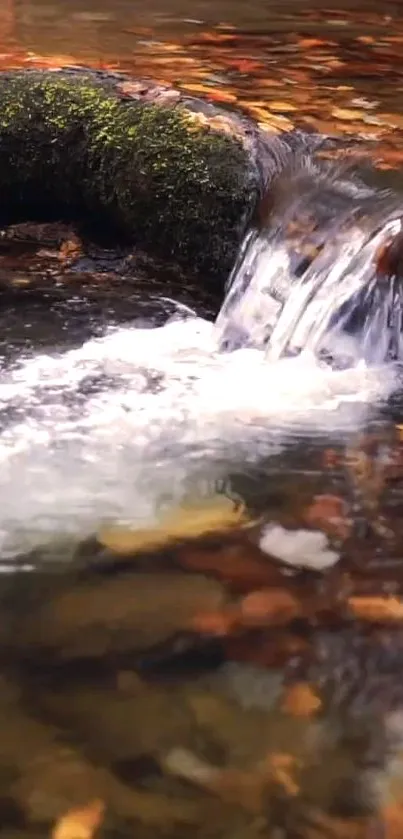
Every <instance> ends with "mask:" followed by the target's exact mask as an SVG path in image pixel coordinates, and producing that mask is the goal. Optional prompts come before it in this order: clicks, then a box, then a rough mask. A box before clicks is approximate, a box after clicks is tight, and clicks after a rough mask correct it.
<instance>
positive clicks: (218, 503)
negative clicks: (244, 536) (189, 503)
mask: <svg viewBox="0 0 403 839" xmlns="http://www.w3.org/2000/svg"><path fill="white" fill-rule="evenodd" d="M246 523H247V519H246V516H245V510H244V508H243V507H242V506H237V505H236V504H235V503H234V502H233V501H232V500H231V499H229V498H226V497H225V496H221V495H218V496H216V498H215V499H211V500H210V501H209V502H207V503H205V504H200V506H195V507H186V506H183V507H180V508H178V509H176V510H172V511H170V512H169V513H167V514H166V515H165V516H164V517H163V518H162V520H161V522H160V525H159V527H156V528H147V529H138V530H135V529H130V528H129V527H128V528H125V527H106V528H103V529H102V530H101V531H100V532H99V533H98V541H99V542H100V543H101V544H102V545H104V546H105V547H106V548H109V550H111V551H113V552H114V553H117V554H121V555H125V554H132V553H136V552H137V551H151V550H155V549H157V548H160V547H162V546H163V545H166V544H167V543H169V542H174V541H183V540H186V539H197V538H198V537H199V536H202V535H203V534H206V533H213V532H223V531H226V530H230V529H232V528H234V527H240V526H242V525H245V524H246Z"/></svg>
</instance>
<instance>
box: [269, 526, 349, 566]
mask: <svg viewBox="0 0 403 839" xmlns="http://www.w3.org/2000/svg"><path fill="white" fill-rule="evenodd" d="M259 544H260V547H261V549H262V551H265V553H268V554H270V556H274V557H277V559H281V561H282V562H285V563H287V565H292V566H294V567H295V568H311V569H312V570H314V571H326V570H327V569H328V568H331V567H332V565H335V564H336V562H338V561H339V559H340V556H339V554H338V553H337V551H333V550H330V548H329V545H328V539H327V537H326V536H325V534H324V533H321V532H319V531H314V530H286V529H285V528H284V527H281V525H279V524H271V525H268V526H267V527H265V528H264V530H263V532H262V535H261V538H260V542H259Z"/></svg>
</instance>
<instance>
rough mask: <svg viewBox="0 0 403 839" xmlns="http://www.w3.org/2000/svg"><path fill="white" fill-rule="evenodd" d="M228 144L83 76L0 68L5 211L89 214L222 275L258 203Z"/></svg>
mask: <svg viewBox="0 0 403 839" xmlns="http://www.w3.org/2000/svg"><path fill="white" fill-rule="evenodd" d="M256 185H257V184H256V174H255V172H254V169H253V164H252V162H251V161H250V159H249V155H248V153H247V151H246V149H245V148H244V147H243V145H242V143H241V142H240V141H239V140H238V139H236V138H235V137H231V136H228V135H225V134H220V133H218V132H216V131H211V130H209V129H208V128H206V127H203V126H202V125H200V126H198V125H197V123H195V122H194V121H193V120H192V119H191V115H189V112H187V111H186V110H185V109H184V108H182V107H180V106H177V107H158V106H157V105H153V104H145V103H141V104H140V103H138V102H135V101H131V100H124V99H122V98H121V97H120V96H119V95H118V93H117V92H116V90H115V89H114V84H113V82H108V81H101V80H98V79H97V77H96V76H93V75H92V74H86V73H77V74H68V73H63V72H57V73H51V72H44V73H41V72H15V73H14V72H13V73H0V194H1V196H2V201H1V204H2V213H3V215H5V216H6V217H7V216H8V217H10V216H13V215H14V216H15V215H18V217H19V218H21V217H24V216H25V217H26V218H30V219H32V218H34V217H39V216H40V217H41V218H43V217H47V218H50V217H55V215H59V216H61V217H63V218H65V219H72V218H78V217H81V218H84V219H86V220H91V219H92V220H94V222H95V223H96V222H97V221H98V220H99V221H102V223H104V224H105V223H106V224H107V225H110V227H111V228H112V227H113V229H114V230H115V231H117V232H118V233H119V235H121V236H124V237H126V238H127V239H128V240H130V241H132V242H134V243H136V244H138V245H140V246H141V247H143V248H146V249H148V250H149V251H150V252H152V253H155V254H156V255H157V254H158V255H159V256H164V257H168V258H170V259H173V260H175V261H177V262H178V263H180V264H181V265H182V266H184V267H186V269H189V270H190V271H194V272H195V273H197V274H204V275H206V278H207V276H210V275H211V276H217V275H220V276H222V277H223V278H225V276H226V274H227V273H228V271H229V270H230V268H231V266H232V263H233V260H234V257H235V254H236V250H237V247H238V245H239V242H240V239H241V237H242V234H243V232H244V229H245V225H246V222H247V219H248V218H249V216H250V213H251V210H252V208H253V205H254V202H255V198H256Z"/></svg>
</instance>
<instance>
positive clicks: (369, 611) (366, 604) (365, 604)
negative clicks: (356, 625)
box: [347, 597, 403, 623]
mask: <svg viewBox="0 0 403 839" xmlns="http://www.w3.org/2000/svg"><path fill="white" fill-rule="evenodd" d="M347 603H348V606H349V607H350V609H351V611H352V612H353V614H354V616H355V617H356V618H359V619H360V620H366V621H374V622H376V623H377V622H379V621H381V622H382V623H384V622H386V623H390V622H392V623H394V622H395V621H403V601H402V600H401V599H399V598H398V597H349V598H348V600H347Z"/></svg>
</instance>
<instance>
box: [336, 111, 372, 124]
mask: <svg viewBox="0 0 403 839" xmlns="http://www.w3.org/2000/svg"><path fill="white" fill-rule="evenodd" d="M331 114H332V117H335V118H336V119H341V120H345V121H347V122H349V121H350V120H356V119H357V120H361V119H363V117H364V116H365V114H364V113H363V111H359V110H357V109H353V108H332V111H331Z"/></svg>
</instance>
